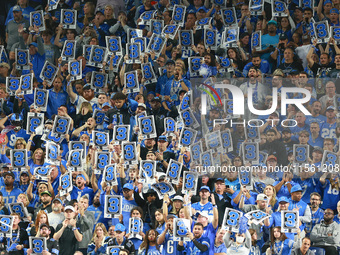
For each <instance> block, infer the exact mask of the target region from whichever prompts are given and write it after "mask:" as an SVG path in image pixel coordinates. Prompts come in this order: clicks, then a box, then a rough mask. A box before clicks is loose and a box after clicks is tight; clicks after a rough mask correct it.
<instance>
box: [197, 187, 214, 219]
mask: <svg viewBox="0 0 340 255" xmlns="http://www.w3.org/2000/svg"><path fill="white" fill-rule="evenodd" d="M210 194H211V191H210V188H209V187H208V186H202V187H201V188H200V191H199V196H200V201H199V202H197V203H194V204H192V205H191V208H192V209H194V210H193V212H194V213H195V212H197V211H199V212H206V213H207V214H208V215H209V219H210V220H212V219H213V218H214V208H216V207H217V206H216V203H214V204H213V203H212V202H210V201H209V197H210ZM211 198H212V199H213V198H215V197H214V196H211ZM214 200H215V199H214ZM214 202H215V201H214Z"/></svg>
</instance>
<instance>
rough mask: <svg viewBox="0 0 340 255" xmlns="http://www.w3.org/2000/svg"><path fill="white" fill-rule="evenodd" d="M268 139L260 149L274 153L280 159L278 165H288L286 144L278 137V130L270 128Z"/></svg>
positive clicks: (270, 153) (267, 134) (267, 133)
mask: <svg viewBox="0 0 340 255" xmlns="http://www.w3.org/2000/svg"><path fill="white" fill-rule="evenodd" d="M266 138H267V141H266V143H264V144H263V145H261V146H260V150H261V151H262V150H263V151H265V152H267V153H268V154H269V155H274V156H276V158H277V159H278V162H277V163H278V165H279V166H280V165H283V166H286V165H287V164H288V157H287V153H286V148H285V146H284V144H283V143H282V142H281V141H280V140H279V139H277V132H276V131H275V130H274V129H269V130H268V131H267V132H266Z"/></svg>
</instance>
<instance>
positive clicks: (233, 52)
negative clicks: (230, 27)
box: [227, 41, 247, 71]
mask: <svg viewBox="0 0 340 255" xmlns="http://www.w3.org/2000/svg"><path fill="white" fill-rule="evenodd" d="M237 44H238V45H241V44H240V42H239V41H238V42H237ZM239 47H240V46H239ZM227 56H228V58H229V60H230V59H231V60H233V64H232V65H233V67H234V68H235V69H237V70H240V71H242V70H243V68H244V66H245V64H246V62H247V56H246V55H245V53H244V51H243V49H242V48H241V47H240V51H238V50H237V49H236V48H229V49H228V50H227Z"/></svg>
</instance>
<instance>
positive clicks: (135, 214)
mask: <svg viewBox="0 0 340 255" xmlns="http://www.w3.org/2000/svg"><path fill="white" fill-rule="evenodd" d="M143 217H144V212H143V209H142V208H141V207H139V206H136V207H134V208H132V210H131V212H130V218H139V219H141V220H142V221H143ZM139 234H140V235H141V236H142V237H143V239H145V238H146V235H145V225H144V224H143V230H142V231H140V233H139ZM126 237H127V238H128V237H129V234H127V236H126ZM130 240H131V241H132V242H133V244H134V245H135V247H140V245H141V243H142V241H141V240H140V239H138V238H130Z"/></svg>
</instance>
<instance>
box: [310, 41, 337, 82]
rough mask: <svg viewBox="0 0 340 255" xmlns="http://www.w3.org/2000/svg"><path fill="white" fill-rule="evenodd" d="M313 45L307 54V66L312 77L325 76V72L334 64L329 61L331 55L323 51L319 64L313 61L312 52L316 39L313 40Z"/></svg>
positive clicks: (333, 66)
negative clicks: (311, 72)
mask: <svg viewBox="0 0 340 255" xmlns="http://www.w3.org/2000/svg"><path fill="white" fill-rule="evenodd" d="M313 45H314V47H311V48H310V50H309V52H308V54H307V61H308V67H309V68H310V69H311V70H312V71H313V74H314V77H316V78H325V77H327V74H328V73H329V72H330V71H331V70H332V69H333V68H335V64H334V63H331V57H330V56H329V54H328V53H326V52H323V53H321V55H320V64H319V63H316V62H314V60H313V53H314V49H315V47H316V45H317V40H314V41H313Z"/></svg>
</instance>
